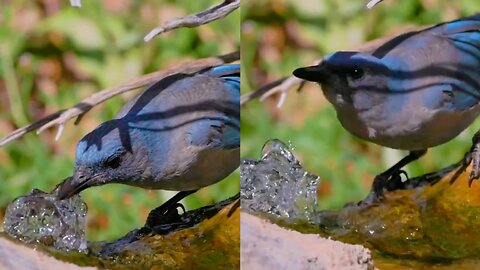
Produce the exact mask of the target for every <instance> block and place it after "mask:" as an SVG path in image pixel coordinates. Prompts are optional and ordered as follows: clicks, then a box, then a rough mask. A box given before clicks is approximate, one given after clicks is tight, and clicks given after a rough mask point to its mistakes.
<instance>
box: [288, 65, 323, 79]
mask: <svg viewBox="0 0 480 270" xmlns="http://www.w3.org/2000/svg"><path fill="white" fill-rule="evenodd" d="M293 75H294V76H295V77H297V78H300V79H303V80H306V81H312V82H321V81H322V80H323V78H324V77H325V72H324V70H323V69H322V68H321V67H320V66H309V67H302V68H297V69H295V70H294V71H293Z"/></svg>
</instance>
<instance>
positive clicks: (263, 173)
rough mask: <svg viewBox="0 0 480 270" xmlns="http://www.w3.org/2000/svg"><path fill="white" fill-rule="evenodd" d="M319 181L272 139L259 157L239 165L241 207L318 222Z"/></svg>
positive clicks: (285, 147) (290, 153)
mask: <svg viewBox="0 0 480 270" xmlns="http://www.w3.org/2000/svg"><path fill="white" fill-rule="evenodd" d="M319 182H320V177H318V176H316V175H313V174H310V173H308V172H306V171H305V170H304V169H303V168H302V166H301V165H300V163H299V161H298V160H297V159H296V158H295V156H294V155H293V153H292V152H291V151H290V149H289V148H288V147H287V146H286V145H285V144H284V143H283V142H281V141H279V140H276V139H274V140H270V141H268V142H267V143H266V144H265V145H264V146H263V149H262V157H261V159H260V160H251V159H246V160H243V161H242V163H241V165H240V186H241V196H242V197H241V203H242V209H246V210H247V211H252V212H264V213H269V214H273V215H276V216H278V217H281V218H289V219H302V220H308V221H312V222H315V219H316V216H317V215H316V208H317V187H318V184H319Z"/></svg>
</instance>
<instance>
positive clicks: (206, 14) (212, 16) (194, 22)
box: [143, 0, 240, 42]
mask: <svg viewBox="0 0 480 270" xmlns="http://www.w3.org/2000/svg"><path fill="white" fill-rule="evenodd" d="M239 7H240V0H225V1H224V2H223V3H221V4H218V5H215V6H212V7H210V8H208V9H207V10H204V11H202V12H199V13H195V14H191V15H188V16H185V17H182V18H178V19H175V20H172V21H168V22H166V23H164V24H163V25H160V26H158V27H156V28H154V29H153V30H152V31H150V33H148V34H147V35H146V36H145V37H144V38H143V40H145V42H148V41H150V40H151V39H152V38H154V37H155V36H157V35H160V34H162V33H165V32H168V31H171V30H173V29H177V28H180V27H196V26H200V25H203V24H206V23H209V22H211V21H215V20H219V19H221V18H223V17H225V16H227V15H228V14H230V13H231V12H232V11H234V10H235V9H237V8H239Z"/></svg>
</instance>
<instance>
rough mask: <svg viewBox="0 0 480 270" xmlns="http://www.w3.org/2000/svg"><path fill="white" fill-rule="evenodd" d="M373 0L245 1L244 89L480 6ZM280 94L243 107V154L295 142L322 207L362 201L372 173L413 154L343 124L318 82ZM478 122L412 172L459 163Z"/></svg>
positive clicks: (474, 1)
mask: <svg viewBox="0 0 480 270" xmlns="http://www.w3.org/2000/svg"><path fill="white" fill-rule="evenodd" d="M367 2H368V0H303V1H296V0H255V1H254V0H243V1H242V14H241V15H242V18H241V20H242V38H241V43H242V46H241V48H242V50H241V53H242V56H241V57H242V93H247V92H250V91H253V90H254V89H257V88H259V87H260V86H262V85H265V84H266V83H268V82H271V81H274V80H276V79H279V78H281V77H283V76H287V75H290V74H291V72H292V71H293V70H294V69H295V68H297V67H301V66H306V65H311V64H313V62H314V61H315V60H318V59H321V58H322V56H323V55H325V54H327V53H330V52H334V51H338V50H347V49H353V48H355V47H356V46H359V45H361V44H363V43H364V42H366V41H368V40H372V39H375V38H378V37H382V36H385V35H390V34H395V33H401V32H402V31H406V30H408V29H411V28H412V27H419V26H423V25H429V24H436V23H439V22H443V21H447V20H453V19H456V18H459V17H461V16H467V15H472V14H474V13H476V12H479V11H480V1H478V0H454V1H452V0H386V1H384V2H382V3H381V4H379V5H378V6H376V7H375V8H373V9H372V10H368V9H367V8H366V7H365V5H366V4H367ZM277 100H278V96H277V97H273V98H270V99H268V100H266V101H264V102H259V101H258V100H256V101H252V102H251V103H248V104H246V106H244V107H242V115H241V116H242V122H241V153H242V157H254V158H258V157H259V154H260V150H261V147H262V145H263V144H264V142H265V141H266V140H268V139H269V138H279V139H281V140H283V141H284V142H287V143H290V144H291V145H292V146H293V147H294V150H295V151H294V152H295V154H296V156H297V158H299V160H300V161H301V163H302V164H303V165H304V166H305V167H306V169H307V170H309V171H310V172H312V173H315V174H317V175H320V176H321V178H322V182H321V185H320V187H319V196H320V208H322V209H325V208H331V209H333V208H339V207H342V206H343V205H344V204H345V203H347V202H352V201H359V200H361V199H363V198H364V197H365V196H366V194H367V193H368V191H369V189H370V185H371V182H372V180H373V177H374V176H375V175H376V174H378V173H380V172H382V171H383V170H385V169H386V168H387V167H388V166H391V165H393V164H394V163H396V162H397V161H398V160H400V159H401V158H402V157H404V156H405V155H406V154H407V152H402V151H397V150H392V149H387V148H382V147H380V146H377V145H374V144H371V143H367V142H365V141H362V140H359V139H357V138H355V137H353V135H350V134H349V133H348V132H347V131H346V130H344V129H343V128H342V127H341V125H340V123H339V122H338V120H337V119H336V115H335V111H334V109H333V107H332V106H331V105H330V104H329V103H328V102H327V101H326V100H325V99H324V97H323V95H322V92H321V90H320V88H319V87H318V85H315V84H313V83H308V84H306V86H305V87H304V89H303V91H301V92H300V93H296V91H295V90H294V89H292V90H291V91H290V93H289V95H288V97H287V101H286V103H285V105H284V106H283V107H282V108H280V109H277V108H276V102H277ZM479 128H480V121H476V122H475V123H474V125H472V126H471V127H470V128H469V129H468V130H467V131H465V132H463V133H462V134H461V135H460V136H459V137H457V138H456V139H455V140H453V141H451V142H449V143H447V144H445V145H442V146H439V147H436V148H433V149H432V150H430V151H429V152H428V154H427V155H426V156H425V157H423V158H422V159H421V160H420V161H419V162H415V163H413V164H412V165H410V166H409V167H408V170H407V171H408V172H409V175H410V176H416V175H419V174H421V173H427V172H430V171H433V170H435V169H439V168H441V167H443V166H447V165H450V164H452V163H454V162H457V161H458V160H459V159H460V158H462V157H463V154H464V153H465V151H467V150H468V149H470V146H471V137H472V135H473V133H474V132H475V131H477V130H478V129H479Z"/></svg>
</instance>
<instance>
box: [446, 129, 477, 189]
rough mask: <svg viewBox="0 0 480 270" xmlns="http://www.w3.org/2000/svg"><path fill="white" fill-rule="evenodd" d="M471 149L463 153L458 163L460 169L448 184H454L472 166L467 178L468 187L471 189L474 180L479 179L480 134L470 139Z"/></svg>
mask: <svg viewBox="0 0 480 270" xmlns="http://www.w3.org/2000/svg"><path fill="white" fill-rule="evenodd" d="M472 143H473V145H472V148H471V149H470V151H468V152H467V153H465V156H464V157H463V159H462V160H461V161H460V162H459V163H458V164H459V166H460V168H458V170H457V171H456V172H455V174H454V175H453V176H452V178H451V179H450V183H453V182H455V180H457V179H458V177H459V176H460V174H462V173H463V172H465V171H466V170H467V168H468V166H469V165H470V163H471V164H472V170H471V172H470V176H469V177H468V186H469V187H471V186H472V183H473V181H474V180H477V179H479V178H480V173H479V167H480V134H478V133H477V134H475V136H473V138H472Z"/></svg>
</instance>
